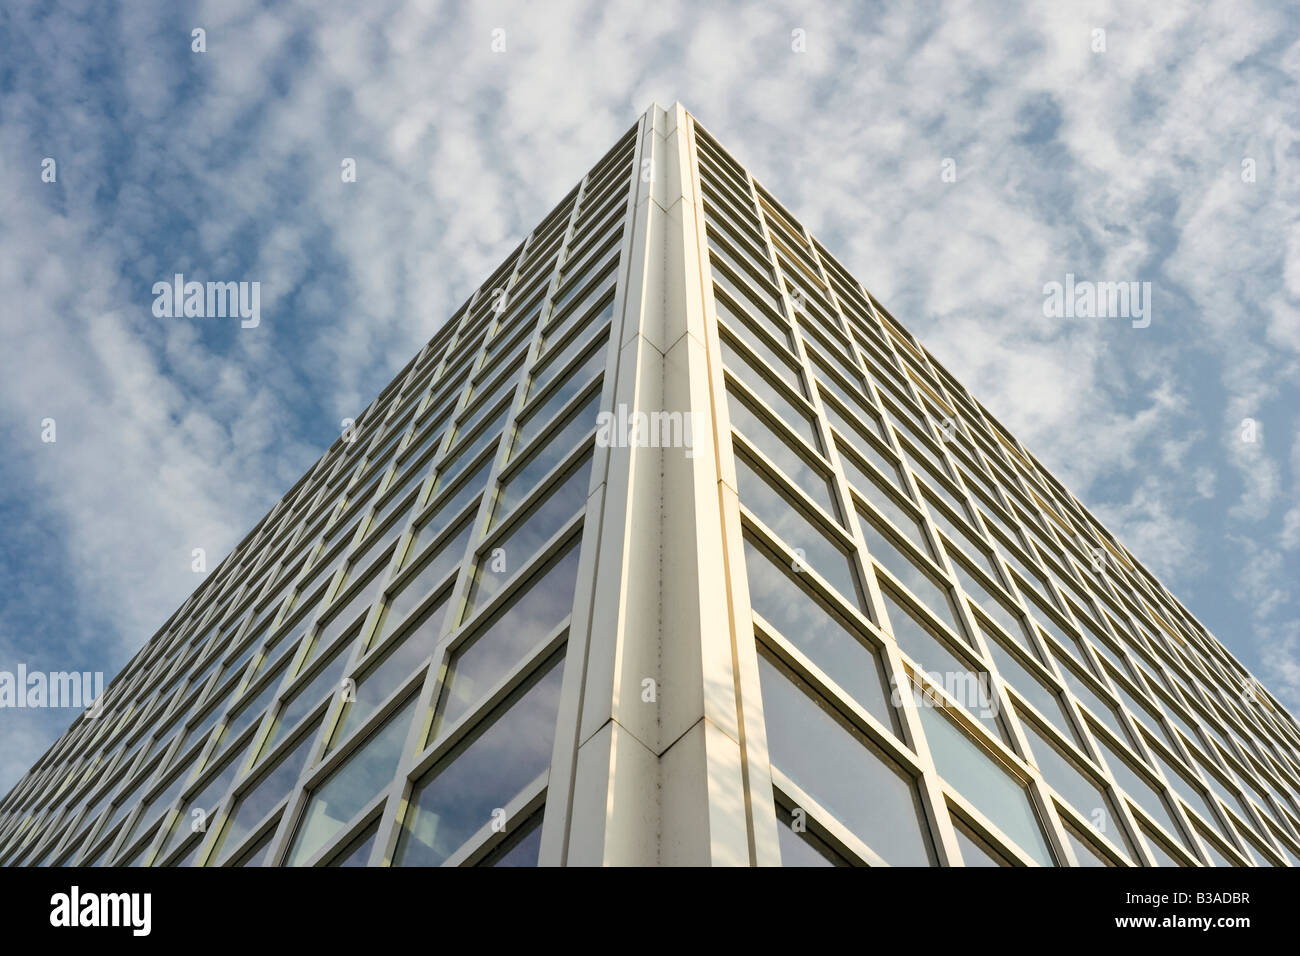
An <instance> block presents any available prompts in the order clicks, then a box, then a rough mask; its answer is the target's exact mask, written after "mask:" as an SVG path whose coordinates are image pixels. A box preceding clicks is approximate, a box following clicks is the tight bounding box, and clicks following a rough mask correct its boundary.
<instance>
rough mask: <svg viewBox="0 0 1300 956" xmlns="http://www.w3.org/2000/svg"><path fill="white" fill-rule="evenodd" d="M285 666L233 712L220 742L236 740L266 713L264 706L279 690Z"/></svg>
mask: <svg viewBox="0 0 1300 956" xmlns="http://www.w3.org/2000/svg"><path fill="white" fill-rule="evenodd" d="M285 666H287V665H281V667H280V668H279V669H278V670H277V671H276V673H275V675H274V676H272V677H271V678H270V679H269V680H268V681H267V682H266V684H265V685H263V687H262V689H261V690H260V691H258V692H257V696H256V697H254V698H253V699H252V700H250V701H249V702H248V703H247V704H245V705H244V706H243V707H241V708H239V710H238V711H236V712H235V716H234V717H232V718H231V719H230V723H229V724H228V725H227V726H226V729H225V731H224V732H223V733H222V735H221V740H222V741H225V740H234V739H236V738H237V737H238V736H239V735H240V734H242V733H243V732H244V731H245V730H247V729H248V728H249V727H250V726H252V724H253V721H255V720H258V719H260V718H261V716H262V714H263V713H265V712H266V705H267V704H269V703H271V701H272V700H273V699H274V698H275V692H276V691H277V690H279V689H280V680H281V678H283V677H284V671H285Z"/></svg>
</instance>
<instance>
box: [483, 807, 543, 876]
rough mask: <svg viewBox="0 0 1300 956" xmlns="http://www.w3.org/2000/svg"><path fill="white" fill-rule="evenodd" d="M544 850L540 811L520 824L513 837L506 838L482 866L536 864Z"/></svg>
mask: <svg viewBox="0 0 1300 956" xmlns="http://www.w3.org/2000/svg"><path fill="white" fill-rule="evenodd" d="M541 852H542V814H541V812H540V811H539V812H538V813H536V814H534V815H533V816H532V818H531V819H529V820H525V821H524V822H523V823H522V824H520V826H519V830H517V831H516V833H515V836H514V837H513V838H512V839H506V840H505V841H504V842H503V844H502V845H501V847H500V848H498V849H497V850H496V851H494V852H493V853H492V854H491V855H490V856H489V857H488V858H487V859H485V860H484V861H483V862H482V863H480V864H479V865H480V866H499V867H522V866H536V865H537V860H538V857H539V856H540V855H541Z"/></svg>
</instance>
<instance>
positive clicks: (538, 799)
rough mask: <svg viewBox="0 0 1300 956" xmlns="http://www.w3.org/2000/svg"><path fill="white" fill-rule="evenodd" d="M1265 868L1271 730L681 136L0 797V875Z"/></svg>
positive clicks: (1288, 841)
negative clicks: (33, 868) (566, 868)
mask: <svg viewBox="0 0 1300 956" xmlns="http://www.w3.org/2000/svg"><path fill="white" fill-rule="evenodd" d="M1298 860H1300V730H1298V728H1297V725H1296V723H1295V721H1294V719H1293V718H1292V717H1291V716H1290V715H1289V714H1288V713H1287V712H1286V711H1285V709H1284V708H1283V707H1282V706H1281V705H1280V704H1279V703H1278V702H1277V701H1276V700H1275V699H1274V698H1273V697H1272V696H1271V695H1270V694H1269V693H1268V692H1267V691H1266V690H1265V689H1264V688H1262V687H1261V686H1260V685H1259V684H1258V683H1257V682H1256V681H1255V680H1254V679H1253V678H1252V677H1251V676H1250V675H1249V674H1248V673H1247V672H1246V671H1245V669H1243V668H1242V667H1241V665H1240V664H1239V663H1238V662H1237V661H1236V660H1234V659H1233V657H1232V656H1231V655H1230V654H1229V653H1228V652H1227V651H1226V650H1225V649H1224V648H1223V646H1222V645H1221V644H1220V643H1219V642H1218V641H1217V640H1216V639H1215V638H1214V637H1213V636H1212V635H1210V634H1209V633H1208V632H1207V631H1206V630H1205V628H1204V627H1202V626H1201V625H1200V624H1199V623H1198V622H1197V621H1196V620H1195V619H1194V618H1193V617H1192V616H1191V614H1189V613H1188V612H1187V610H1186V609H1185V608H1183V606H1182V605H1181V604H1180V603H1179V602H1178V601H1177V600H1176V599H1175V598H1174V597H1173V596H1172V595H1171V594H1170V593H1169V592H1168V591H1167V590H1166V589H1165V588H1164V587H1162V586H1161V585H1160V583H1159V582H1158V581H1157V580H1156V579H1155V578H1154V577H1152V576H1151V574H1150V573H1148V572H1147V571H1146V570H1145V569H1144V568H1143V567H1142V566H1141V564H1140V563H1139V562H1138V561H1137V560H1136V559H1135V558H1134V557H1133V556H1132V555H1131V554H1130V553H1129V552H1128V551H1127V550H1126V549H1125V548H1124V547H1123V545H1121V544H1120V543H1119V542H1118V541H1116V540H1115V539H1114V537H1112V536H1111V535H1110V534H1109V533H1108V532H1107V531H1106V529H1105V528H1103V527H1102V526H1101V525H1100V524H1099V523H1098V522H1097V520H1096V519H1095V518H1093V517H1092V515H1090V514H1089V513H1088V511H1087V510H1086V509H1085V508H1084V507H1083V506H1082V505H1081V504H1080V503H1079V502H1078V501H1077V500H1076V499H1075V498H1074V497H1073V496H1072V495H1071V494H1070V493H1069V492H1068V491H1067V490H1066V489H1065V488H1064V487H1062V486H1061V485H1060V483H1059V482H1057V481H1056V480H1055V479H1054V478H1053V477H1052V476H1051V475H1050V474H1048V473H1047V472H1046V470H1045V469H1043V468H1042V466H1041V465H1039V464H1038V462H1037V461H1036V460H1035V459H1034V458H1033V456H1032V455H1031V454H1030V453H1029V452H1028V451H1027V450H1026V449H1025V448H1024V447H1023V446H1021V445H1020V444H1019V443H1018V442H1017V441H1016V440H1015V438H1013V437H1012V436H1011V435H1010V434H1009V433H1008V432H1007V431H1006V429H1005V428H1003V427H1002V426H1001V425H1000V424H999V423H998V422H997V421H995V420H994V419H993V417H992V416H991V415H990V414H989V413H988V411H987V410H986V409H984V407H983V406H981V405H980V404H979V402H978V401H976V400H975V398H974V397H973V396H971V395H970V394H969V393H968V392H967V391H966V390H965V389H964V388H963V387H962V386H961V385H960V384H958V383H957V382H956V381H955V380H954V379H953V377H952V376H951V375H950V374H949V373H948V372H947V371H945V370H944V369H943V368H942V367H941V366H940V365H939V364H938V363H937V362H936V361H935V360H934V358H933V356H931V355H930V353H929V352H927V351H926V350H925V349H924V348H923V347H922V346H921V345H920V344H919V343H918V342H917V341H916V340H915V339H914V338H913V337H912V336H911V335H910V334H909V333H908V332H906V331H905V330H904V329H903V327H902V326H901V325H899V324H898V322H896V321H895V320H894V319H893V317H892V316H890V315H889V314H888V313H887V312H886V311H885V310H884V309H883V308H882V306H881V305H880V304H879V303H878V302H876V301H875V300H874V299H873V298H872V297H871V295H870V294H869V293H868V292H867V291H866V289H865V288H864V287H863V286H862V285H861V284H860V283H858V282H857V281H856V280H854V279H853V278H852V277H851V276H850V275H849V274H848V273H847V271H846V270H845V269H844V268H843V267H842V266H841V265H839V264H838V263H837V262H836V261H835V260H834V259H833V258H832V257H831V256H830V254H829V253H828V252H827V251H826V250H825V249H824V248H823V247H822V246H821V245H820V244H819V243H818V242H817V241H816V240H815V239H813V238H812V237H811V235H810V234H809V233H808V232H807V230H805V229H804V228H803V227H802V226H801V225H799V223H798V221H797V220H796V219H795V218H794V217H793V216H792V215H791V214H790V213H789V212H787V211H786V210H785V209H784V207H782V206H781V204H780V203H779V202H778V201H777V200H776V199H775V198H773V197H772V196H771V195H770V194H769V193H768V192H767V191H766V190H764V189H763V188H762V186H760V185H759V184H758V183H757V182H755V180H754V179H753V177H752V176H751V175H749V174H748V173H747V172H746V171H745V169H744V168H743V167H741V166H740V165H739V164H738V163H737V162H736V161H735V160H734V159H733V158H731V156H729V155H728V154H727V153H726V151H725V150H724V149H723V148H722V147H721V146H720V145H719V144H718V143H717V142H716V141H715V140H714V139H712V138H711V137H710V136H709V135H708V134H707V133H706V132H705V131H704V129H703V128H701V127H700V126H699V125H698V124H697V123H696V122H695V121H694V119H693V118H692V117H691V116H690V115H689V114H688V113H687V112H686V111H685V110H684V109H683V108H682V107H681V106H680V105H674V106H673V107H672V108H670V109H667V110H664V109H662V108H660V107H658V106H655V107H652V108H651V109H650V110H649V111H648V112H647V113H646V114H645V115H644V116H642V117H641V119H640V120H639V121H638V123H637V124H636V126H635V127H634V128H633V129H632V130H630V131H629V132H628V133H627V135H625V136H624V137H623V138H622V139H621V140H620V141H619V143H618V144H617V145H616V146H615V147H614V148H613V149H612V150H611V151H610V152H609V153H608V154H607V155H606V156H605V157H604V158H602V159H601V160H600V162H599V163H597V165H596V166H595V167H594V168H593V169H592V171H591V172H590V173H589V174H588V175H587V176H586V177H584V178H583V180H582V182H581V183H580V184H579V185H578V186H577V187H576V188H575V189H574V190H573V191H572V192H571V193H570V194H569V195H568V196H567V197H566V198H565V199H564V201H563V202H561V203H560V205H559V206H557V207H556V209H555V210H554V211H553V212H551V213H550V214H549V215H548V216H547V217H546V219H545V220H544V221H543V222H542V223H541V224H540V225H539V226H538V227H537V228H536V229H535V230H534V231H533V233H532V234H531V235H530V236H529V237H528V238H527V239H526V240H525V241H524V243H523V244H522V245H521V246H520V247H519V248H518V249H516V250H515V251H514V252H513V253H512V254H511V255H510V256H509V257H508V258H507V260H506V261H505V262H504V263H503V264H502V265H501V266H500V267H499V268H498V270H497V271H496V273H495V274H493V275H492V276H491V277H490V278H489V279H488V280H487V281H486V282H485V283H484V284H483V286H482V287H481V288H480V289H479V290H478V291H477V292H475V293H474V295H473V296H472V297H471V298H470V299H469V301H468V302H466V303H465V304H464V306H462V307H461V309H459V310H458V311H457V313H456V314H455V315H454V316H452V318H451V319H450V320H449V321H447V322H446V323H445V324H444V325H443V326H442V327H441V328H440V330H439V331H438V332H437V334H436V335H434V337H433V339H432V340H431V341H430V342H429V343H428V344H427V346H426V347H425V348H424V349H423V350H422V351H421V352H420V354H419V355H417V356H416V357H415V358H414V359H413V360H412V361H411V363H410V364H409V365H408V366H407V367H406V368H405V369H403V370H402V371H401V372H400V373H399V374H398V375H397V377H396V378H395V379H394V380H393V382H392V383H391V384H390V385H389V386H388V387H387V388H386V389H385V390H384V391H383V393H382V394H380V396H379V397H378V398H377V399H376V400H375V401H374V402H373V403H372V404H371V406H370V407H369V408H368V409H366V411H365V412H364V413H363V414H362V415H361V416H360V417H359V419H358V420H357V421H356V422H355V423H354V424H353V425H351V426H350V427H349V428H348V429H347V431H345V433H344V434H343V435H342V436H341V437H340V439H339V440H338V441H337V442H336V443H335V444H334V445H333V446H332V447H331V448H330V449H329V450H328V451H327V452H326V453H325V454H324V456H323V457H322V458H321V459H320V460H319V462H317V464H316V465H315V466H314V467H313V468H312V469H311V470H310V471H309V472H308V473H307V474H306V475H305V476H303V478H302V479H301V480H300V481H299V482H298V484H297V485H296V486H295V487H294V488H293V489H291V490H290V491H289V492H288V494H286V495H285V496H284V498H283V499H282V500H281V501H280V502H279V503H278V504H277V505H276V506H275V507H274V508H273V509H272V510H271V512H270V513H269V514H267V515H266V517H265V518H263V520H262V521H261V522H260V523H259V524H258V525H257V527H256V528H255V529H254V530H253V531H252V532H251V533H250V534H249V535H248V536H247V537H246V538H245V539H244V541H243V542H242V543H241V544H240V545H239V546H238V547H236V548H235V550H234V551H233V552H232V553H231V554H230V555H229V556H228V557H227V558H226V559H225V561H224V562H223V563H222V564H221V565H220V566H219V567H218V568H217V569H216V570H215V571H213V572H211V573H210V574H209V575H208V576H207V578H206V579H205V582H204V584H203V585H202V586H201V587H199V588H198V590H196V591H195V593H194V594H193V595H191V596H190V598H189V599H188V600H187V601H186V602H185V603H184V605H182V607H181V608H180V609H178V610H177V611H176V613H175V614H174V615H173V616H172V618H171V619H170V620H169V621H168V622H167V623H166V624H165V625H164V626H163V627H162V628H161V629H160V630H159V631H158V633H157V634H156V635H155V636H154V637H153V638H152V639H151V640H150V641H149V642H148V643H147V644H146V645H145V646H144V647H143V648H142V649H141V651H140V652H139V654H138V655H137V656H136V657H135V658H134V659H133V660H132V661H131V662H130V664H128V665H127V666H126V668H125V669H124V670H123V671H122V673H121V674H120V675H118V677H117V678H116V679H115V680H114V681H113V682H112V684H111V685H110V687H109V688H108V689H107V691H106V692H105V694H104V696H103V698H102V699H101V700H100V701H99V702H98V703H97V704H96V706H95V707H93V708H92V709H91V710H89V711H87V712H86V713H85V714H83V715H82V716H81V717H79V718H78V719H77V721H76V722H75V723H74V724H73V726H72V727H71V728H70V729H69V730H68V731H67V732H66V733H65V734H64V735H63V737H62V738H61V739H60V740H59V741H58V742H56V743H55V744H54V746H53V747H52V748H51V749H50V750H49V751H48V752H47V753H46V754H45V756H44V757H42V758H41V759H40V760H39V761H38V762H37V763H36V765H35V766H34V767H33V768H32V769H31V771H30V772H29V773H28V774H27V775H26V776H25V777H24V778H23V780H22V781H20V782H19V783H18V784H17V786H16V787H15V788H14V789H13V790H12V791H11V792H10V793H9V794H8V795H7V796H6V797H5V798H4V800H3V801H2V802H0V863H3V864H4V865H40V866H54V865H133V866H146V865H154V866H159V865H162V866H171V865H188V866H200V865H205V866H253V865H266V866H271V865H291V866H298V865H370V866H385V865H391V866H414V865H537V864H539V863H540V864H541V865H601V864H605V865H611V864H618V865H863V864H866V865H873V866H875V865H904V866H908V865H922V866H925V865H944V866H961V865H966V866H989V865H1003V866H1005V865H1012V866H1019V865H1024V866H1052V865H1058V866H1108V865H1115V866H1155V865H1159V866H1170V865H1173V866H1198V865H1204V866H1212V865H1217V866H1250V865H1261V866H1282V865H1296V864H1297V861H1298Z"/></svg>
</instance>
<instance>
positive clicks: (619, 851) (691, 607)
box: [543, 105, 770, 865]
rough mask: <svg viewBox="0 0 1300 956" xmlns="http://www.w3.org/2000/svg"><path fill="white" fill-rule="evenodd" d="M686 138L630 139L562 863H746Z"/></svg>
mask: <svg viewBox="0 0 1300 956" xmlns="http://www.w3.org/2000/svg"><path fill="white" fill-rule="evenodd" d="M687 123H688V119H687V117H686V113H685V111H684V110H683V109H682V107H681V106H680V105H674V106H673V107H672V108H671V109H669V110H663V109H661V108H659V107H657V106H656V107H653V108H652V109H651V111H650V113H649V114H647V117H646V121H645V122H643V124H642V133H641V135H642V142H641V143H640V146H639V149H638V160H637V163H638V166H637V176H636V185H635V190H636V194H635V210H634V221H633V230H634V233H633V235H632V238H631V244H630V255H629V256H628V260H627V262H626V263H625V266H624V268H625V276H624V278H625V279H626V283H625V285H624V289H625V294H624V295H623V301H622V309H621V312H620V313H619V315H618V318H617V319H616V322H618V323H620V324H621V328H616V335H617V338H616V340H615V347H616V348H617V349H618V357H617V362H616V366H617V369H616V373H615V374H616V375H617V380H616V383H615V387H614V389H613V395H614V399H613V408H611V409H607V410H606V411H607V412H609V413H611V414H612V421H613V424H614V426H615V427H613V428H612V429H611V430H610V434H611V437H612V439H613V441H612V442H611V443H610V445H609V447H608V448H607V449H606V450H605V454H606V455H607V465H606V471H605V484H604V495H603V499H602V500H601V503H600V507H599V528H598V533H599V536H600V540H599V546H598V549H597V553H596V559H595V562H594V563H595V567H594V575H593V579H592V592H591V593H592V601H591V605H590V615H589V618H588V619H587V620H579V619H578V617H577V616H575V620H574V625H573V630H574V632H575V636H576V637H578V638H580V639H581V640H579V641H574V640H572V639H571V649H573V648H576V647H577V646H578V644H582V646H584V648H585V664H584V668H583V681H582V686H581V688H580V689H576V690H575V697H576V700H575V701H574V703H575V704H576V708H575V709H576V714H575V715H574V721H573V727H574V729H575V734H574V757H573V759H572V761H571V768H572V769H571V772H570V774H569V779H568V780H563V779H555V776H562V774H554V771H553V774H554V776H553V778H552V781H551V785H550V797H549V801H550V802H551V804H552V806H551V808H550V809H549V810H548V821H549V819H550V818H551V814H552V812H556V813H561V812H562V814H563V820H564V824H565V825H564V828H563V838H562V843H563V846H562V847H560V846H558V845H556V844H557V843H558V842H560V838H559V837H557V836H552V837H551V847H550V849H552V850H554V851H555V852H556V854H557V855H550V854H548V852H547V850H548V847H547V845H546V835H545V834H544V847H543V859H544V860H546V859H547V857H548V856H550V859H551V860H554V861H556V862H563V863H566V864H568V865H647V864H661V865H747V864H751V863H753V862H755V858H754V850H753V836H752V830H753V824H752V820H751V813H752V810H751V806H750V804H751V801H750V799H749V793H748V790H747V781H746V773H745V760H744V748H743V746H742V741H743V734H742V732H741V725H742V721H741V717H740V708H739V706H738V689H737V688H738V684H737V680H736V669H735V661H734V650H733V640H732V627H731V624H730V622H729V608H728V604H727V601H726V600H725V598H726V596H727V595H728V593H729V592H728V585H727V573H726V566H725V560H724V558H725V555H724V549H723V524H722V517H721V512H720V504H719V495H718V481H719V476H718V463H717V456H716V447H715V442H714V429H715V424H714V417H713V412H712V407H711V400H710V391H709V363H708V350H707V347H706V335H705V325H704V323H705V316H704V308H703V302H702V297H701V270H700V258H699V247H698V239H697V236H698V223H697V218H696V217H697V208H696V201H695V197H694V195H693V193H694V189H695V187H694V181H695V180H694V175H693V171H692V168H691V162H690V150H689V148H688V143H687V136H688V132H687ZM612 364H614V363H612ZM624 426H631V427H630V428H628V427H624ZM589 520H590V519H589ZM588 533H592V529H591V528H590V526H589V530H588ZM580 629H582V633H581V634H579V633H577V632H578V631H579V630H580ZM571 652H572V650H571ZM563 731H564V728H563V726H562V727H561V732H562V733H563ZM562 763H563V762H562V761H557V763H556V765H555V769H557V770H558V769H559V768H560V766H561V765H562ZM566 787H567V789H566ZM768 800H769V802H770V795H769V797H768ZM556 801H562V805H556ZM548 829H551V830H552V832H553V833H554V832H557V831H555V829H554V828H548Z"/></svg>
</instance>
